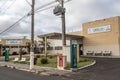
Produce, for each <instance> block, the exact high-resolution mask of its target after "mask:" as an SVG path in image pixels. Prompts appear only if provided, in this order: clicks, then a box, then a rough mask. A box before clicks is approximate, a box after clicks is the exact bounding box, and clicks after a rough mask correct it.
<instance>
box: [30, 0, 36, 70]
mask: <svg viewBox="0 0 120 80" xmlns="http://www.w3.org/2000/svg"><path fill="white" fill-rule="evenodd" d="M34 6H35V0H32V6H31V7H32V10H31V11H32V13H31V50H30V69H33V67H34Z"/></svg>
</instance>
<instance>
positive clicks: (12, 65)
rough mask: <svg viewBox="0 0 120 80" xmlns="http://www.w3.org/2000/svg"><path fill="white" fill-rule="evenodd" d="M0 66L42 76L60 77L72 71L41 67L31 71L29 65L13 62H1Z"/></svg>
mask: <svg viewBox="0 0 120 80" xmlns="http://www.w3.org/2000/svg"><path fill="white" fill-rule="evenodd" d="M0 66H5V67H10V68H14V69H19V70H24V71H29V72H34V73H37V74H42V75H56V76H59V75H65V74H67V73H70V72H71V71H67V70H58V69H57V68H50V67H40V66H34V69H33V70H30V69H29V65H28V64H20V63H11V62H4V61H2V62H0Z"/></svg>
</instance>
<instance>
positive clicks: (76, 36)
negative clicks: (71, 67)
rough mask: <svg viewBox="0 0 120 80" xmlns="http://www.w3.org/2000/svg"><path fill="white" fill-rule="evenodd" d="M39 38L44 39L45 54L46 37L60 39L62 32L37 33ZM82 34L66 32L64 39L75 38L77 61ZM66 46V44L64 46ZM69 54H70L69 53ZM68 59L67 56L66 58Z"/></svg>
mask: <svg viewBox="0 0 120 80" xmlns="http://www.w3.org/2000/svg"><path fill="white" fill-rule="evenodd" d="M38 37H39V38H44V40H45V44H44V45H45V54H46V56H47V47H46V46H47V39H62V33H48V34H43V35H39V36H38ZM83 38H84V37H83V36H80V35H72V34H66V40H77V54H78V56H77V57H78V58H77V61H79V53H80V45H81V44H83ZM66 47H67V46H66ZM69 56H70V54H69ZM68 59H69V58H68Z"/></svg>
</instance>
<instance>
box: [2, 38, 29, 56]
mask: <svg viewBox="0 0 120 80" xmlns="http://www.w3.org/2000/svg"><path fill="white" fill-rule="evenodd" d="M29 43H30V40H29V39H2V40H1V55H3V53H4V49H5V48H8V49H9V54H13V53H17V54H19V51H20V49H22V50H23V51H25V52H26V53H28V44H29Z"/></svg>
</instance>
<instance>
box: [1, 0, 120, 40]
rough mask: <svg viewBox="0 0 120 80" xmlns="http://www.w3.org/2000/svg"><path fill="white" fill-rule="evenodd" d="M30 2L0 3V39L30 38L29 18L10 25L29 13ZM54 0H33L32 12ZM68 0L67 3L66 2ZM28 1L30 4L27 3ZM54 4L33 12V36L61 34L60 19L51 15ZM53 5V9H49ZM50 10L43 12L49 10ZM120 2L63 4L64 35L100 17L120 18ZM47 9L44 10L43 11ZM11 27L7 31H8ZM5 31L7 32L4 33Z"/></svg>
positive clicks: (89, 0) (90, 0)
mask: <svg viewBox="0 0 120 80" xmlns="http://www.w3.org/2000/svg"><path fill="white" fill-rule="evenodd" d="M31 1H32V0H0V39H1V38H22V37H23V36H27V37H28V38H30V35H31V34H30V31H31V17H30V16H26V17H25V18H24V19H23V20H21V21H20V22H18V23H17V24H15V25H14V26H12V25H13V24H14V23H15V22H16V21H18V20H19V19H20V18H22V17H23V16H24V15H26V14H27V13H28V12H29V11H30V10H31V6H30V4H31ZM53 1H55V0H35V2H36V3H35V9H37V8H39V7H41V6H43V5H45V4H47V3H50V2H53ZM66 1H67V0H66ZM28 2H29V3H30V4H28ZM57 5H58V2H55V3H53V4H51V5H48V6H46V7H43V8H40V9H39V12H36V13H35V36H37V35H40V34H45V33H51V32H61V17H60V16H55V15H54V14H53V9H54V6H57ZM51 6H52V7H51ZM49 7H51V8H50V9H46V8H49ZM119 7H120V0H71V1H69V2H67V3H65V8H66V32H73V31H80V30H82V23H85V22H90V21H95V20H99V19H103V18H108V17H113V16H120V9H119ZM45 9H46V10H45ZM9 27H11V28H10V29H8V28H9ZM6 29H8V30H7V31H5V30H6Z"/></svg>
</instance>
